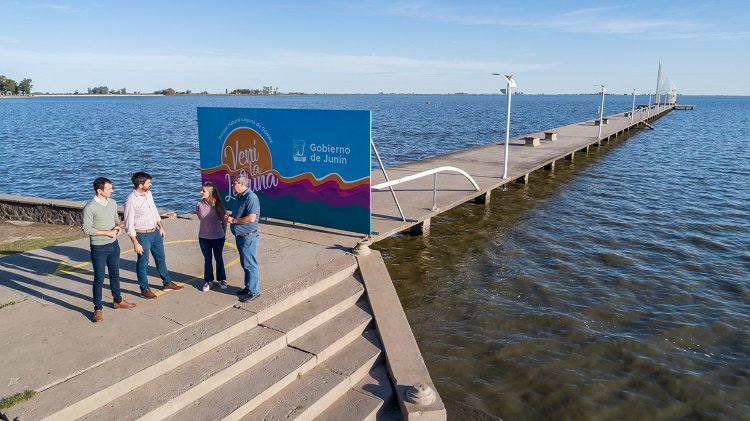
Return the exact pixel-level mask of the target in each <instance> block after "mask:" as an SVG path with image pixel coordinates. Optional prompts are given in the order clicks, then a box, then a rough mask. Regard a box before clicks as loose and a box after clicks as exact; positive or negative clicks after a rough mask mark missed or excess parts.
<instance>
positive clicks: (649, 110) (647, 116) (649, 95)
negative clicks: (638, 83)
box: [646, 91, 651, 118]
mask: <svg viewBox="0 0 750 421" xmlns="http://www.w3.org/2000/svg"><path fill="white" fill-rule="evenodd" d="M649 117H651V91H648V111H646V118H649Z"/></svg>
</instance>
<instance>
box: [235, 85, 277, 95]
mask: <svg viewBox="0 0 750 421" xmlns="http://www.w3.org/2000/svg"><path fill="white" fill-rule="evenodd" d="M231 93H232V94H234V95H276V94H278V93H279V88H278V86H277V87H273V86H264V87H263V88H262V89H235V90H233V91H232V92H231Z"/></svg>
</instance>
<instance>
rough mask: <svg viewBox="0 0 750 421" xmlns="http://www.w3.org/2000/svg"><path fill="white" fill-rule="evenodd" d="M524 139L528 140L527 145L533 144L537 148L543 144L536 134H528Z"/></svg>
mask: <svg viewBox="0 0 750 421" xmlns="http://www.w3.org/2000/svg"><path fill="white" fill-rule="evenodd" d="M523 140H524V141H525V142H526V146H531V147H532V148H536V147H537V146H539V145H540V144H541V143H540V142H539V138H538V137H536V136H526V137H524V138H523Z"/></svg>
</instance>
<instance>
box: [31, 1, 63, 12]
mask: <svg viewBox="0 0 750 421" xmlns="http://www.w3.org/2000/svg"><path fill="white" fill-rule="evenodd" d="M27 8H29V9H32V10H40V9H46V10H57V11H69V10H73V8H72V7H70V6H68V5H65V4H52V3H37V4H30V5H28V6H27Z"/></svg>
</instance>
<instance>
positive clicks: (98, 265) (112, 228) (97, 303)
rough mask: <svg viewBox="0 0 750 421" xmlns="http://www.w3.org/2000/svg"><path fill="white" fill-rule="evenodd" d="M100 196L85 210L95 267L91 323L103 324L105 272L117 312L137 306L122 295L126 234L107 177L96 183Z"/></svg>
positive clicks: (84, 221) (86, 225) (86, 227)
mask: <svg viewBox="0 0 750 421" xmlns="http://www.w3.org/2000/svg"><path fill="white" fill-rule="evenodd" d="M94 191H95V192H96V196H94V198H93V199H91V200H90V201H89V202H88V203H86V206H85V207H84V208H83V226H82V229H83V232H84V233H86V235H88V236H89V239H90V241H91V264H92V266H93V267H94V315H93V316H92V317H91V321H93V322H94V323H96V322H101V321H102V320H103V318H102V285H103V284H104V270H105V268H107V269H108V270H109V289H110V290H111V291H112V298H113V300H114V303H113V304H112V307H114V308H133V307H135V304H132V303H129V302H127V301H125V300H123V299H122V295H121V294H120V244H119V243H118V242H117V236H118V235H120V234H121V233H122V227H120V216H119V215H118V214H117V203H116V202H115V200H114V199H111V197H112V192H113V191H114V189H113V188H112V182H111V181H109V180H108V179H106V178H104V177H99V178H97V179H96V180H94Z"/></svg>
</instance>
